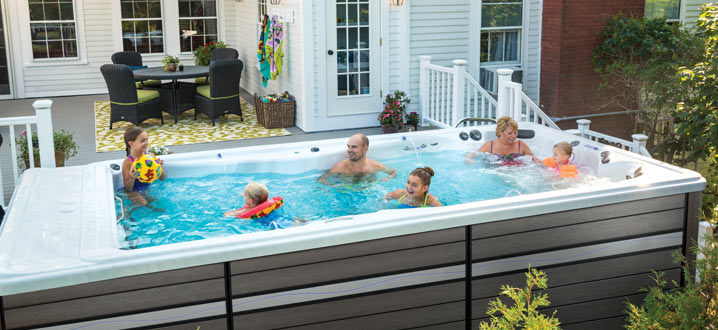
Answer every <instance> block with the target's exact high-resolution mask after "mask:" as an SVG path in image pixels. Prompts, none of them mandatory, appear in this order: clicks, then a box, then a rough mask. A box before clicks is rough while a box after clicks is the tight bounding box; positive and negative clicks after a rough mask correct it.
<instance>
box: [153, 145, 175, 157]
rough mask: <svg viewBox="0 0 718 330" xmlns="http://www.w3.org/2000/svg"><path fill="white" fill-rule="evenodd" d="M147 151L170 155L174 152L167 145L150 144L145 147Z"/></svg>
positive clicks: (156, 154) (159, 154)
mask: <svg viewBox="0 0 718 330" xmlns="http://www.w3.org/2000/svg"><path fill="white" fill-rule="evenodd" d="M147 152H149V153H151V154H154V155H155V156H162V155H171V154H173V153H174V152H172V150H170V149H169V148H167V146H152V147H150V148H149V149H147Z"/></svg>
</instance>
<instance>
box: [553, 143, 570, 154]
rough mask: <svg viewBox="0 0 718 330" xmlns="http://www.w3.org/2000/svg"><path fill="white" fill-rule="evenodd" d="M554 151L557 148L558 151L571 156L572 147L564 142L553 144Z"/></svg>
mask: <svg viewBox="0 0 718 330" xmlns="http://www.w3.org/2000/svg"><path fill="white" fill-rule="evenodd" d="M553 147H554V149H556V148H558V150H561V151H563V153H565V154H566V155H568V156H571V155H572V154H573V147H572V146H571V144H570V143H568V142H566V141H564V142H559V143H556V144H554V146H553Z"/></svg>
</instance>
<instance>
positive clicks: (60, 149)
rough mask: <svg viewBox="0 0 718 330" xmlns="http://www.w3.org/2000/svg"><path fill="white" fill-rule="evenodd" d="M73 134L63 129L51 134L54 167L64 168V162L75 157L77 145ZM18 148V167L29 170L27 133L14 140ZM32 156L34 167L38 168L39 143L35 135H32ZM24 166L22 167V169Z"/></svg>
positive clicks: (22, 133) (23, 132)
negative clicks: (53, 149) (53, 147)
mask: <svg viewBox="0 0 718 330" xmlns="http://www.w3.org/2000/svg"><path fill="white" fill-rule="evenodd" d="M73 137H74V134H73V133H71V132H67V131H65V130H64V129H61V130H59V131H55V132H53V134H52V138H53V143H54V145H55V166H57V167H62V166H65V161H66V160H68V159H70V157H74V156H75V155H77V149H78V146H77V143H76V142H75V140H74V139H73ZM16 143H17V148H18V156H17V158H18V165H20V167H22V168H26V169H27V168H30V155H29V153H28V140H27V131H22V132H21V133H20V136H19V137H18V138H17V139H16ZM32 150H33V152H32V154H33V160H34V161H35V167H40V143H39V142H38V138H37V134H33V135H32ZM23 166H24V167H23Z"/></svg>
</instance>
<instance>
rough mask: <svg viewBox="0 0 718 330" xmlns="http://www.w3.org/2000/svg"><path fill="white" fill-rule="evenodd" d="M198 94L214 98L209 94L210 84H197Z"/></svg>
mask: <svg viewBox="0 0 718 330" xmlns="http://www.w3.org/2000/svg"><path fill="white" fill-rule="evenodd" d="M197 94H199V95H202V96H204V97H206V98H208V99H212V97H211V96H210V94H209V85H204V86H197Z"/></svg>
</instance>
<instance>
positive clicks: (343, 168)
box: [327, 159, 349, 173]
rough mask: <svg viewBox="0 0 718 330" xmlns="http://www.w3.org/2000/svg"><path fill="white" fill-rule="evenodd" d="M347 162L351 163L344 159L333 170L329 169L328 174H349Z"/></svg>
mask: <svg viewBox="0 0 718 330" xmlns="http://www.w3.org/2000/svg"><path fill="white" fill-rule="evenodd" d="M347 162H349V160H348V159H344V160H342V161H340V162H338V163H336V164H334V166H333V167H332V168H330V169H329V171H328V172H327V173H344V172H347Z"/></svg>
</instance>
